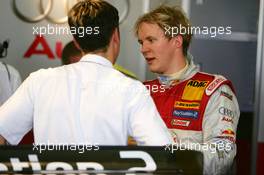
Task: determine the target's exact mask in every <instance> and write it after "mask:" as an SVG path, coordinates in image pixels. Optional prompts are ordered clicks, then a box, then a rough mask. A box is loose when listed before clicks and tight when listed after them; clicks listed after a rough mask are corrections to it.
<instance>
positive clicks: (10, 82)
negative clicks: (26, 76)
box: [0, 62, 21, 106]
mask: <svg viewBox="0 0 264 175" xmlns="http://www.w3.org/2000/svg"><path fill="white" fill-rule="evenodd" d="M20 84H21V78H20V75H19V73H18V71H17V70H16V69H15V68H14V67H12V66H10V65H8V64H4V63H2V62H0V106H1V105H2V104H3V103H4V102H5V101H6V100H7V99H8V98H9V97H10V96H11V95H12V94H13V93H14V92H15V90H16V89H17V88H18V87H19V85H20Z"/></svg>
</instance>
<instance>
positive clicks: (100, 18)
mask: <svg viewBox="0 0 264 175" xmlns="http://www.w3.org/2000/svg"><path fill="white" fill-rule="evenodd" d="M68 23H69V26H70V28H71V29H72V28H75V29H79V28H84V30H86V29H87V28H92V30H94V29H95V28H97V29H98V30H97V32H95V33H92V34H87V33H86V32H85V33H84V35H83V36H80V35H78V33H72V34H73V37H74V39H75V40H76V42H77V43H78V44H79V46H80V48H81V49H82V51H83V52H84V53H87V52H93V51H98V50H103V51H106V50H107V48H108V45H109V42H110V39H111V36H112V34H113V32H114V29H115V28H117V27H118V24H119V16H118V10H117V9H116V8H115V7H114V6H112V5H111V4H109V3H108V2H106V1H103V0H83V1H80V2H78V3H77V4H76V5H74V6H73V7H72V9H71V10H70V11H69V13H68Z"/></svg>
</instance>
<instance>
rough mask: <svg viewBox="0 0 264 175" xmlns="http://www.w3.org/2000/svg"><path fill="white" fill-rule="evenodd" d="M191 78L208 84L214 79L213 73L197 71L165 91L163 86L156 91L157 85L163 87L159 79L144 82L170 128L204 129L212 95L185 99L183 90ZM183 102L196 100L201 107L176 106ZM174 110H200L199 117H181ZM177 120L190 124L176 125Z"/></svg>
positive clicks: (225, 82) (192, 111)
mask: <svg viewBox="0 0 264 175" xmlns="http://www.w3.org/2000/svg"><path fill="white" fill-rule="evenodd" d="M190 80H196V81H208V84H207V86H208V85H209V84H210V83H211V82H212V81H213V80H214V76H213V75H209V74H204V73H200V72H198V73H196V74H195V75H194V76H193V77H192V78H191V79H188V80H185V81H183V82H180V83H178V84H177V83H176V84H175V85H172V86H171V87H170V88H167V89H166V90H165V91H161V89H162V88H158V89H159V91H158V92H156V91H154V90H153V89H157V88H155V87H161V86H162V85H161V84H160V83H159V81H158V80H157V79H156V80H153V81H147V82H145V83H144V84H145V85H146V87H147V88H149V90H150V91H151V90H152V91H151V96H152V98H153V100H154V102H155V104H156V106H157V109H158V111H159V113H160V115H161V117H162V119H163V121H164V122H165V123H166V125H167V127H168V128H169V129H183V130H195V131H202V121H203V114H204V111H205V108H206V105H207V103H208V100H209V98H210V96H207V95H206V93H205V89H204V93H203V96H202V99H201V100H184V99H183V92H184V89H185V87H186V85H187V83H188V82H189V81H190ZM222 84H228V85H230V83H229V81H224V82H223V83H222ZM176 101H179V102H183V103H189V102H196V103H199V105H200V107H199V109H195V108H191V107H189V108H187V109H186V108H180V107H175V102H176ZM174 110H177V111H182V110H184V111H186V110H188V111H190V112H191V113H196V112H198V117H189V118H188V117H182V116H181V117H179V116H177V115H174V114H173V112H174ZM175 120H177V121H183V122H185V123H188V126H187V124H186V126H183V125H176V124H175V122H174V121H175Z"/></svg>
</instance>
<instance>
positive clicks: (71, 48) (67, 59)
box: [61, 41, 82, 65]
mask: <svg viewBox="0 0 264 175" xmlns="http://www.w3.org/2000/svg"><path fill="white" fill-rule="evenodd" d="M81 58H82V53H81V51H80V50H79V49H77V48H76V46H75V44H74V42H73V41H71V42H69V43H67V44H66V45H65V46H64V48H63V50H62V55H61V62H62V64H63V65H68V64H72V63H77V62H78V61H80V59H81Z"/></svg>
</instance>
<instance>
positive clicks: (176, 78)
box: [158, 53, 199, 87]
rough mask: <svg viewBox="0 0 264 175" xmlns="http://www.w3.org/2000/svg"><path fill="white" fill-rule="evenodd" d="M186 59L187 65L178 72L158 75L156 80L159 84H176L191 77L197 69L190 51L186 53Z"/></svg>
mask: <svg viewBox="0 0 264 175" xmlns="http://www.w3.org/2000/svg"><path fill="white" fill-rule="evenodd" d="M186 61H187V66H186V67H184V68H183V69H182V70H180V71H179V72H176V73H174V74H171V75H158V80H159V82H160V84H162V85H165V87H170V86H172V85H174V84H178V83H179V82H181V81H184V80H186V79H188V78H190V77H192V76H193V75H194V74H195V73H197V72H198V71H199V68H198V66H197V65H195V64H194V62H193V56H192V55H191V54H190V53H188V54H187V57H186Z"/></svg>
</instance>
